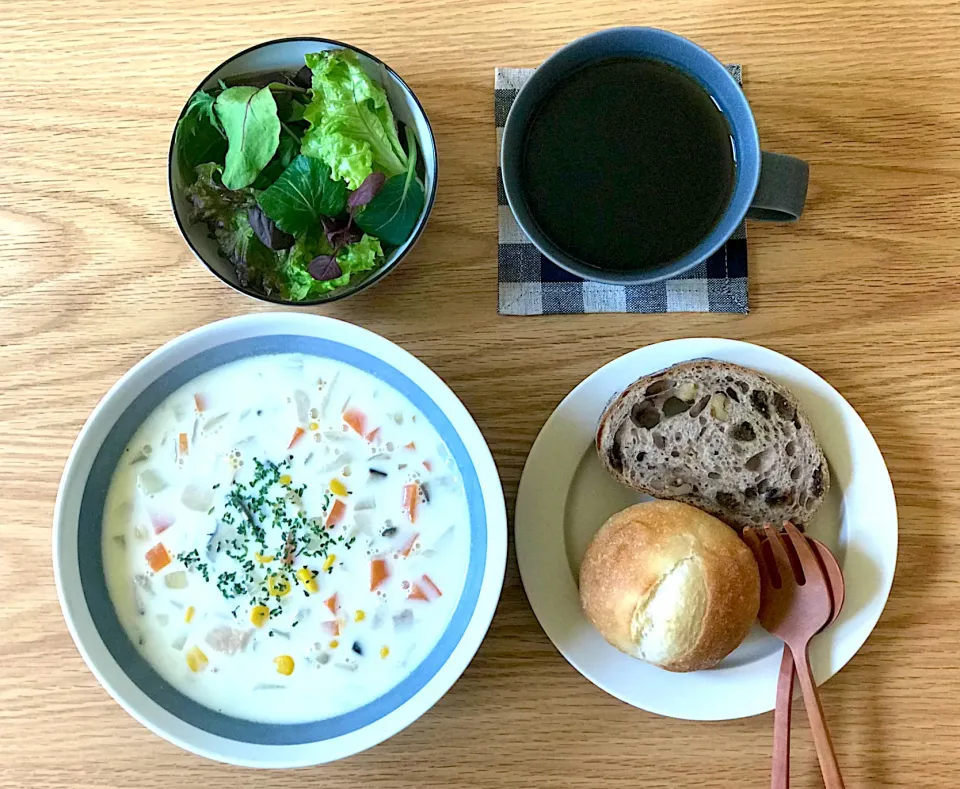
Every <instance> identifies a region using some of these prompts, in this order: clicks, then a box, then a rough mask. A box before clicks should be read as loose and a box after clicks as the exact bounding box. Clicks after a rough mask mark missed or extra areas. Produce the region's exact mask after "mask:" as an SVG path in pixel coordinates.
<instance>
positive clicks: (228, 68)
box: [167, 38, 437, 307]
mask: <svg viewBox="0 0 960 789" xmlns="http://www.w3.org/2000/svg"><path fill="white" fill-rule="evenodd" d="M327 49H349V50H352V51H354V52H356V53H357V55H358V56H359V58H360V62H361V63H362V64H363V66H364V68H365V69H366V71H367V73H368V74H369V75H370V76H371V77H373V78H374V79H375V80H376V81H377V82H379V83H380V84H381V85H382V86H383V88H384V90H386V92H387V97H388V98H389V99H390V107H391V109H392V110H393V114H394V116H395V117H396V119H397V120H398V121H399V122H400V123H403V124H404V125H406V126H407V127H408V128H410V129H412V130H413V132H414V134H415V135H416V138H417V143H418V144H419V146H420V153H421V156H420V160H421V161H422V165H423V169H422V176H423V182H424V187H425V192H426V200H425V202H424V206H423V211H422V212H421V214H420V218H419V220H418V221H417V224H416V226H415V227H414V229H413V233H412V234H411V235H410V238H408V239H407V241H406V242H405V243H403V244H402V245H401V246H399V247H397V248H396V249H394V250H393V251H392V252H390V253H389V254H388V255H387V257H386V260H385V261H384V262H383V263H382V264H381V265H380V266H379V267H377V268H375V269H373V270H372V271H367V272H363V273H362V274H358V275H354V276H353V277H352V278H351V280H350V282H349V283H348V284H346V285H344V286H343V287H342V288H337V289H336V290H333V291H331V292H330V293H327V294H324V295H323V296H320V297H318V298H315V299H308V300H306V301H288V300H286V299H282V298H279V297H277V296H267V295H264V294H263V293H259V292H257V291H255V290H253V289H252V288H248V287H245V286H244V285H242V284H241V283H240V280H239V278H238V277H237V273H236V271H235V270H234V268H233V266H232V265H231V264H230V261H228V260H227V259H226V258H224V257H223V256H222V255H221V254H220V251H219V249H218V248H217V242H216V241H215V240H214V239H213V238H212V237H211V236H210V232H209V230H208V229H207V226H206V225H205V224H204V223H203V222H191V221H190V203H189V202H188V201H187V198H186V196H185V194H184V192H185V185H184V177H183V173H181V172H180V171H179V167H178V165H177V143H176V133H174V134H173V135H172V136H171V138H170V153H169V158H168V161H167V172H168V182H169V188H170V202H171V203H172V204H173V215H174V217H175V218H176V220H177V226H178V227H179V228H180V233H181V235H182V236H183V240H184V241H186V242H187V246H189V247H190V249H191V250H192V251H193V254H194V255H196V256H197V258H199V260H200V261H201V262H203V263H204V265H206V267H207V268H208V269H210V271H212V272H213V273H214V274H215V275H216V276H217V277H219V278H220V279H221V280H222V281H223V282H225V283H226V284H227V285H229V286H230V287H232V288H234V289H235V290H238V291H240V292H241V293H245V294H246V295H248V296H252V297H253V298H255V299H259V300H260V301H268V302H271V303H273V304H285V305H290V306H295V307H311V306H315V305H317V304H327V303H329V302H332V301H339V300H340V299H345V298H346V297H347V296H352V295H353V294H354V293H357V292H359V291H361V290H363V289H364V288H368V287H370V286H371V285H373V284H374V283H375V282H379V281H380V280H381V279H383V278H384V277H385V276H386V275H387V274H388V273H389V272H390V271H392V270H393V269H394V268H395V267H396V266H397V264H398V263H400V261H401V260H403V258H404V257H405V256H406V255H407V253H408V252H409V251H410V250H411V249H412V248H413V245H414V244H415V243H416V241H417V239H418V238H419V237H420V234H421V233H422V232H423V229H424V227H426V224H427V218H428V217H429V216H430V211H431V210H432V208H433V202H434V199H435V197H436V194H437V144H436V141H435V139H434V136H433V129H432V128H431V127H430V121H429V120H428V118H427V114H426V112H424V109H423V106H422V105H421V104H420V102H419V100H418V99H417V97H416V96H415V95H414V93H413V91H412V90H410V88H409V87H408V86H407V83H406V82H404V81H403V80H402V79H401V78H400V76H399V75H398V74H397V73H396V72H395V71H394V70H393V69H391V68H390V67H389V66H387V65H386V63H384V62H382V61H381V60H378V59H377V58H375V57H374V56H373V55H370V54H368V53H367V52H364V51H363V50H360V49H357V48H356V47H352V46H350V45H349V44H343V43H341V42H339V41H331V40H330V39H326V38H283V39H277V40H275V41H267V42H265V43H263V44H257V45H256V46H253V47H250V49H245V50H244V51H243V52H240V53H238V54H236V55H234V56H233V57H231V58H230V59H229V60H226V61H225V62H224V63H222V64H220V65H219V66H217V68H215V69H214V70H213V71H211V72H210V73H209V74H208V75H207V76H206V77H205V78H204V80H203V81H202V82H201V83H200V84H199V85H198V86H197V87H196V89H195V90H193V91H191V94H190V95H191V96H192V95H193V94H194V93H196V92H197V91H198V90H207V89H209V88H213V87H216V86H217V83H218V81H219V80H221V79H223V80H227V79H230V78H231V77H236V76H239V75H243V74H256V73H264V72H271V71H280V72H290V73H296V72H297V71H299V70H300V68H301V67H302V66H303V59H304V56H305V55H307V54H309V53H311V52H321V51H323V50H327ZM183 111H186V105H184V110H183ZM183 111H182V112H181V113H180V117H183ZM178 122H179V119H178ZM418 170H419V167H418Z"/></svg>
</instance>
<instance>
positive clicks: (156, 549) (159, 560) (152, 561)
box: [146, 542, 170, 573]
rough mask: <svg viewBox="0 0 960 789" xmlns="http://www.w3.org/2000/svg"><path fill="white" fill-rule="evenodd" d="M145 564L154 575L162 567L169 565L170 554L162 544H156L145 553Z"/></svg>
mask: <svg viewBox="0 0 960 789" xmlns="http://www.w3.org/2000/svg"><path fill="white" fill-rule="evenodd" d="M146 560H147V564H149V565H150V569H151V570H153V571H154V572H155V573H158V572H160V571H161V570H162V569H163V568H164V567H166V566H167V565H168V564H170V554H169V553H167V549H166V548H165V547H164V545H163V543H162V542H158V543H157V544H156V545H154V546H153V547H152V548H151V549H150V550H149V551H147V553H146Z"/></svg>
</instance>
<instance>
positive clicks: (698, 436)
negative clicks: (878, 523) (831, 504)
mask: <svg viewBox="0 0 960 789" xmlns="http://www.w3.org/2000/svg"><path fill="white" fill-rule="evenodd" d="M721 417H722V418H721ZM596 444H597V451H598V453H599V455H600V460H601V462H602V463H603V465H604V467H605V468H606V469H607V471H609V472H610V473H611V474H612V475H613V476H614V477H615V478H616V479H617V480H618V481H620V482H621V483H623V484H625V485H627V486H629V487H631V488H634V489H635V490H638V491H640V492H642V493H646V494H648V495H650V496H654V497H656V498H658V499H670V500H675V501H683V502H686V503H688V504H692V505H694V506H696V507H698V508H700V509H703V510H705V511H706V512H709V513H710V514H711V515H714V516H715V517H717V518H720V519H721V520H722V521H724V522H725V523H727V524H728V525H730V526H733V527H734V528H736V529H738V530H742V529H744V528H746V527H750V526H762V525H763V524H765V523H774V524H777V525H779V524H781V523H782V522H783V521H785V520H791V521H793V522H794V523H796V524H797V525H799V526H801V527H802V526H803V525H804V524H805V523H807V522H808V521H809V520H810V518H811V517H812V516H813V514H814V512H815V511H816V510H817V508H818V507H819V506H820V504H822V502H823V499H824V497H825V496H826V493H827V491H828V490H829V487H830V470H829V466H828V465H827V461H826V457H825V456H824V454H823V450H822V449H821V447H820V444H819V441H818V440H817V438H816V434H815V433H814V431H813V426H812V425H811V423H810V420H809V419H808V418H807V416H806V414H805V413H804V412H803V410H802V408H801V407H800V404H799V402H798V401H797V399H796V398H795V397H794V395H793V394H792V393H791V392H790V391H789V390H788V389H787V388H786V387H784V386H781V385H780V384H778V383H776V382H775V381H772V380H771V379H769V378H767V377H766V376H765V375H763V374H761V373H758V372H756V371H755V370H750V369H748V368H745V367H741V366H740V365H736V364H731V363H729V362H721V361H716V360H713V359H696V360H693V361H688V362H682V363H680V364H676V365H674V366H672V367H670V368H667V369H666V370H661V371H660V372H657V373H653V374H651V375H646V376H643V377H642V378H640V379H639V380H637V381H636V382H635V383H633V384H631V385H630V386H629V387H627V388H626V389H625V390H624V391H623V392H622V393H621V394H620V395H619V396H618V397H616V398H615V399H614V400H613V401H612V402H611V403H610V404H609V405H608V406H607V408H606V410H605V411H604V413H603V415H602V416H601V418H600V422H599V425H598V428H597V437H596ZM752 464H755V465H756V466H757V467H756V468H751V465H752Z"/></svg>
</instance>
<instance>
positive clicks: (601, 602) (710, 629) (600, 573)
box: [580, 501, 760, 671]
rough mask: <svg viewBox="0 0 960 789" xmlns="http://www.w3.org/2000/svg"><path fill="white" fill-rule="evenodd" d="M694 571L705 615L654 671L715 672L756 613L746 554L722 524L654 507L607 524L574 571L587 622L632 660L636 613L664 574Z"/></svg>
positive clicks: (688, 511)
mask: <svg viewBox="0 0 960 789" xmlns="http://www.w3.org/2000/svg"><path fill="white" fill-rule="evenodd" d="M682 561H695V562H698V563H699V566H700V570H701V571H702V574H703V580H704V584H705V588H706V593H707V594H706V607H705V609H704V612H703V616H702V620H701V622H700V623H699V628H700V630H699V634H698V635H697V636H696V638H695V642H694V643H693V645H692V648H691V649H689V650H688V651H686V652H684V653H683V654H675V655H672V656H670V658H669V659H667V660H665V661H663V662H660V663H658V665H660V666H661V667H662V668H665V669H667V670H669V671H697V670H700V669H705V668H710V667H712V666H714V665H716V664H717V663H718V662H719V661H721V660H722V659H723V658H724V657H726V656H727V655H728V654H730V653H731V652H732V651H733V650H734V649H736V648H737V646H739V645H740V643H741V642H742V641H743V639H744V638H745V637H746V635H747V633H748V632H749V631H750V628H751V626H752V625H753V622H754V621H755V620H756V617H757V611H758V609H759V606H760V576H759V572H758V570H757V565H756V562H755V561H754V558H753V555H752V554H751V552H750V550H749V548H747V547H746V545H744V544H743V542H742V541H741V540H740V538H739V537H738V536H737V535H736V534H735V533H734V532H733V531H731V530H730V529H729V528H728V527H727V526H726V525H725V524H723V523H722V522H721V521H719V520H717V519H716V518H714V517H712V516H711V515H708V514H707V513H705V512H703V511H701V510H698V509H696V508H695V507H691V506H689V505H686V504H682V503H679V502H672V501H652V502H646V503H644V504H637V505H634V506H632V507H628V508H627V509H625V510H623V511H622V512H618V513H617V514H616V515H614V516H612V517H611V518H610V519H609V520H608V521H607V522H606V523H605V524H604V525H603V526H602V527H601V528H600V530H599V531H598V532H597V534H596V535H595V537H594V539H593V541H592V542H591V543H590V546H589V547H588V548H587V552H586V554H585V556H584V559H583V563H582V565H581V568H580V602H581V606H582V607H583V611H584V613H585V614H586V616H587V619H589V620H590V622H591V623H592V624H593V626H594V627H596V628H597V630H598V631H600V633H601V635H603V637H604V638H605V639H606V640H607V641H608V642H609V643H611V644H612V645H613V646H615V647H617V649H620V650H621V651H623V652H625V653H626V654H628V655H631V656H632V657H639V650H638V645H637V642H636V641H635V638H634V634H633V633H632V627H633V617H634V612H635V611H636V610H637V606H638V604H639V603H640V602H641V601H642V600H643V599H645V598H646V597H647V595H649V594H650V592H651V591H652V590H653V588H654V587H655V586H656V584H657V583H658V582H659V581H660V579H661V578H663V577H664V576H665V574H666V573H668V572H670V570H671V569H672V568H674V567H675V566H677V564H678V563H679V562H682Z"/></svg>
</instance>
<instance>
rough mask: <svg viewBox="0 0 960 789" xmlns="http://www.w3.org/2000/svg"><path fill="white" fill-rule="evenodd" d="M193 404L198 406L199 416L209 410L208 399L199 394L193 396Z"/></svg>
mask: <svg viewBox="0 0 960 789" xmlns="http://www.w3.org/2000/svg"><path fill="white" fill-rule="evenodd" d="M193 404H194V406H196V409H197V413H198V414H202V413H203V412H204V411H206V410H207V398H206V397H204V396H203V395H202V394H200V393H199V392H197V394H195V395H194V396H193Z"/></svg>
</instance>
